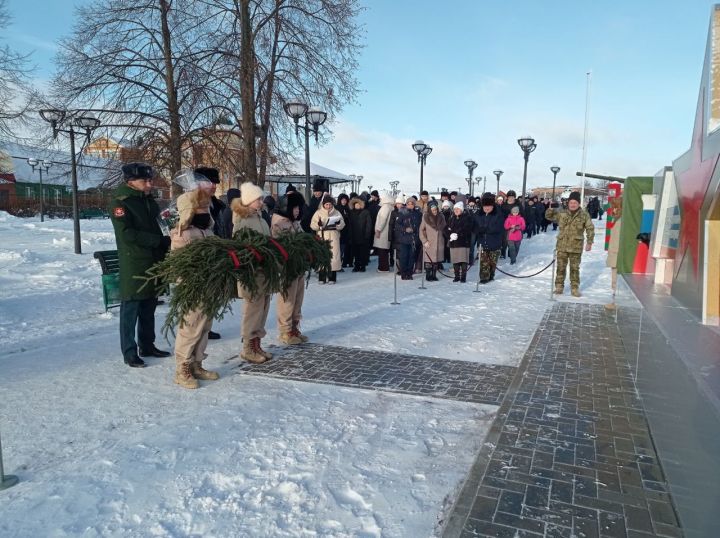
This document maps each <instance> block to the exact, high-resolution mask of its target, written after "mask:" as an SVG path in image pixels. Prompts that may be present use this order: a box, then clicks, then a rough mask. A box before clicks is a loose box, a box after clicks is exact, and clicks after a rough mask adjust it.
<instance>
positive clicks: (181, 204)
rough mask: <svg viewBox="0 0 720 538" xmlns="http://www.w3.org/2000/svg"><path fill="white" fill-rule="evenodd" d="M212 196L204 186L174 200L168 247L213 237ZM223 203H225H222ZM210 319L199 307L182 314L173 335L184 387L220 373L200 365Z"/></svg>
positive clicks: (178, 377)
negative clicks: (174, 220) (175, 212)
mask: <svg viewBox="0 0 720 538" xmlns="http://www.w3.org/2000/svg"><path fill="white" fill-rule="evenodd" d="M210 205H211V198H210V195H209V194H208V193H207V191H205V190H204V189H196V190H194V191H190V192H186V193H185V194H182V195H180V196H179V197H178V199H177V210H178V214H179V218H178V221H177V224H176V226H175V228H174V229H173V230H172V231H171V232H170V239H171V243H170V249H171V250H177V249H179V248H183V247H184V246H186V245H189V244H190V243H192V242H193V241H200V240H202V239H205V238H206V237H212V236H213V235H215V234H214V233H213V228H214V226H215V222H214V221H213V218H212V215H211V214H210ZM223 205H224V204H223ZM212 322H213V320H212V318H211V317H208V316H207V315H206V314H205V313H204V312H203V311H202V309H196V310H192V311H190V312H188V313H187V314H185V315H184V316H183V319H182V321H181V322H180V326H179V327H178V332H177V337H176V338H175V379H174V381H175V383H177V384H178V385H180V386H181V387H184V388H186V389H196V388H198V382H197V380H198V379H203V380H215V379H218V378H219V377H220V376H219V375H218V374H217V372H211V371H209V370H205V368H203V366H202V363H203V361H204V360H205V357H206V356H207V355H206V354H205V350H206V349H207V344H208V334H209V333H210V328H211V327H212Z"/></svg>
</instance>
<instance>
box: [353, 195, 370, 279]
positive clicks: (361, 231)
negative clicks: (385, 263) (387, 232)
mask: <svg viewBox="0 0 720 538" xmlns="http://www.w3.org/2000/svg"><path fill="white" fill-rule="evenodd" d="M348 206H349V207H350V211H349V212H348V216H349V220H350V242H351V243H352V253H353V258H354V262H355V264H354V267H353V273H357V272H362V273H364V272H365V268H366V267H367V264H368V260H369V258H370V243H371V241H372V237H373V231H374V228H375V227H374V225H373V222H372V215H370V211H368V210H367V209H366V208H365V201H364V200H363V199H362V198H353V199H352V200H350V203H349V204H348Z"/></svg>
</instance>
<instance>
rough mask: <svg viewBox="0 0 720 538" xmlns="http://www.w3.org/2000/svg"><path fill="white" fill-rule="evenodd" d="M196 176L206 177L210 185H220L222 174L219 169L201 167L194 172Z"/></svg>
mask: <svg viewBox="0 0 720 538" xmlns="http://www.w3.org/2000/svg"><path fill="white" fill-rule="evenodd" d="M194 172H195V173H196V174H200V175H202V176H205V177H206V178H207V180H208V181H209V182H210V183H215V184H217V183H220V172H218V169H217V168H210V167H207V166H200V167H199V168H196V169H195V170H194Z"/></svg>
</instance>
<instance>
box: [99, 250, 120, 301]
mask: <svg viewBox="0 0 720 538" xmlns="http://www.w3.org/2000/svg"><path fill="white" fill-rule="evenodd" d="M93 257H94V258H95V259H96V260H97V261H99V262H100V267H101V268H102V288H103V303H104V304H105V312H107V311H108V309H110V308H114V307H116V306H120V260H119V259H118V252H117V250H98V251H95V252H94V253H93Z"/></svg>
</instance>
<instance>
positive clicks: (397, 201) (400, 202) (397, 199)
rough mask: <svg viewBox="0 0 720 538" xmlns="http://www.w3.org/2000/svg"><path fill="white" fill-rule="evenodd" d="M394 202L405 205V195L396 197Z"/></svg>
mask: <svg viewBox="0 0 720 538" xmlns="http://www.w3.org/2000/svg"><path fill="white" fill-rule="evenodd" d="M395 203H396V204H402V205H405V197H404V196H403V195H402V194H401V195H399V196H398V197H397V198H395Z"/></svg>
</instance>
